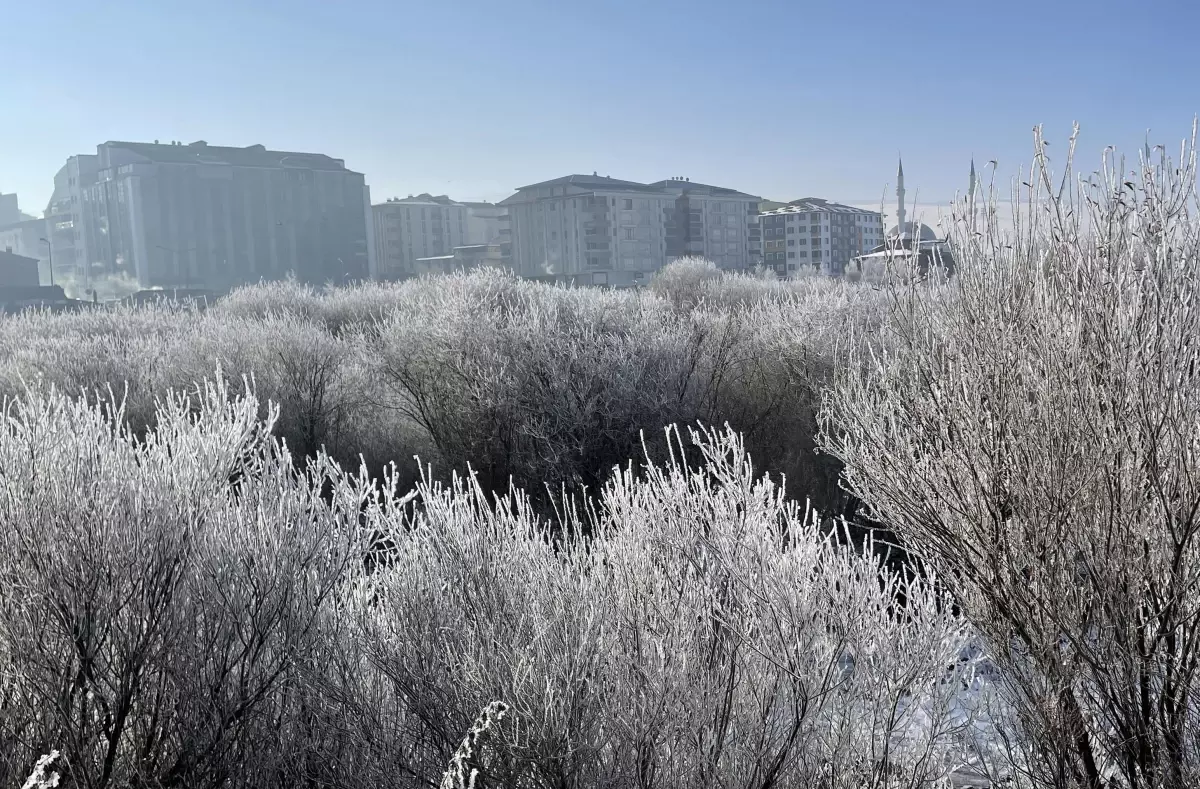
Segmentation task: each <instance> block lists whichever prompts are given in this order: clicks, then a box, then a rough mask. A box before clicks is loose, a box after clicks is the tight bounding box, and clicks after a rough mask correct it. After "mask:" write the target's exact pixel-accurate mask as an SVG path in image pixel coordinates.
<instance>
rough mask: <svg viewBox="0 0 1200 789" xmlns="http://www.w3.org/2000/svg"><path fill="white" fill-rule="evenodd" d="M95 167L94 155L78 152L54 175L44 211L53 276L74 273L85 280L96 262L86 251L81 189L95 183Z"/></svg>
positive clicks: (58, 276) (60, 276) (97, 165)
mask: <svg viewBox="0 0 1200 789" xmlns="http://www.w3.org/2000/svg"><path fill="white" fill-rule="evenodd" d="M98 170H99V157H98V156H96V155H95V154H80V155H79V156H72V157H70V158H69V159H67V161H66V163H65V164H64V165H63V166H62V167H60V168H59V170H58V172H57V173H56V174H55V175H54V193H53V194H52V195H51V196H50V202H49V203H48V204H47V205H46V211H45V214H44V215H45V218H46V220H45V221H46V233H47V234H48V235H46V238H48V239H50V242H51V244H52V247H53V253H54V271H55V277H56V278H57V279H62V278H65V277H75V278H78V279H80V280H81V281H82V280H86V279H87V276H88V274H89V273H90V272H91V268H90V267H91V266H93V265H96V264H99V263H100V261H99V260H93V259H92V258H91V256H90V255H89V250H88V246H87V240H88V234H87V232H86V229H85V227H84V216H83V193H84V191H85V190H86V189H87V187H89V186H91V185H92V184H94V183H96V173H97V171H98ZM44 235H45V234H44ZM43 246H44V245H43ZM44 255H45V253H44V252H43V256H44Z"/></svg>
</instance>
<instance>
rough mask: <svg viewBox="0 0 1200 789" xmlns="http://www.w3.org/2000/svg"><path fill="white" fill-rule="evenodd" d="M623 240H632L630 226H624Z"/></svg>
mask: <svg viewBox="0 0 1200 789" xmlns="http://www.w3.org/2000/svg"><path fill="white" fill-rule="evenodd" d="M625 240H626V241H632V240H633V228H632V227H627V228H625Z"/></svg>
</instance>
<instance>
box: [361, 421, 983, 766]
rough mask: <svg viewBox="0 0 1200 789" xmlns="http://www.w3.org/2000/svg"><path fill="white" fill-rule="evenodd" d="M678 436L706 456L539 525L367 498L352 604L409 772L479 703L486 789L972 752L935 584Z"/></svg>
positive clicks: (437, 751) (489, 507)
mask: <svg viewBox="0 0 1200 789" xmlns="http://www.w3.org/2000/svg"><path fill="white" fill-rule="evenodd" d="M693 440H694V441H695V442H696V443H695V446H696V448H697V450H698V451H699V452H700V454H701V455H702V456H703V457H704V465H703V466H702V467H700V468H692V467H690V466H689V465H688V464H685V463H684V462H683V461H682V460H681V455H682V452H683V442H681V441H679V440H677V439H676V440H674V441H673V442H672V447H673V450H672V458H673V459H672V460H668V461H667V462H666V463H663V464H650V465H647V466H646V467H645V470H644V473H639V472H635V471H633V470H632V469H631V470H629V471H627V472H624V473H622V474H620V475H619V476H618V477H616V478H615V479H613V480H612V481H610V482H609V484H608V485H607V486H606V487H605V488H604V492H603V495H602V497H601V498H600V500H599V502H598V503H597V506H596V510H595V511H594V512H593V514H592V515H590V516H584V515H582V514H576V513H572V512H568V514H566V515H565V522H563V523H562V524H560V525H559V528H557V529H555V530H550V529H549V528H548V524H547V523H545V522H544V521H541V520H539V519H538V518H537V517H536V516H535V514H534V513H533V512H532V511H531V510H530V508H529V507H528V505H527V503H526V502H525V500H524V499H523V498H521V497H519V496H511V497H505V498H502V499H500V500H498V501H493V500H492V499H491V498H490V497H488V496H487V495H486V494H485V493H484V491H482V490H481V489H480V488H479V487H478V486H477V485H475V484H472V483H471V482H467V481H461V480H459V481H456V482H455V483H453V484H452V485H449V486H441V485H436V484H433V485H424V486H422V488H421V490H420V499H421V503H422V506H421V508H420V510H419V511H404V512H397V511H395V510H393V511H392V512H390V513H386V512H383V511H380V510H378V509H376V508H369V509H368V511H367V513H366V518H367V523H369V524H371V525H372V526H371V527H372V528H374V529H379V530H381V531H385V532H387V533H389V534H390V535H391V536H392V538H393V540H394V546H395V547H394V555H393V561H392V563H391V564H390V565H389V566H387V567H386V568H383V569H380V570H377V571H376V572H375V573H373V574H372V575H370V576H369V577H368V578H366V579H364V580H363V582H362V584H361V586H360V587H359V588H358V591H357V594H356V596H355V598H354V600H355V602H354V605H353V607H354V609H355V610H356V611H357V616H358V617H359V622H360V627H361V637H360V642H361V643H362V644H364V645H366V649H367V652H368V653H369V655H370V657H371V663H372V665H373V666H374V667H375V669H376V670H377V671H379V672H381V673H382V675H383V676H384V677H386V679H387V683H386V684H385V686H386V687H390V688H391V689H393V692H394V693H395V694H396V695H397V696H398V697H399V698H400V699H402V703H400V704H397V705H394V708H395V709H396V711H397V712H396V714H397V717H396V718H395V719H393V720H392V721H390V722H389V723H388V724H386V725H385V726H384V727H383V728H384V730H386V731H389V732H395V733H396V736H397V737H398V738H400V739H401V742H402V743H403V744H400V743H397V746H395V747H397V748H400V749H402V750H405V751H406V752H407V753H408V755H409V759H410V762H409V769H411V770H412V772H413V776H412V780H413V781H414V782H425V783H434V782H436V781H438V779H439V778H440V776H441V771H442V769H444V765H445V764H446V763H447V762H448V761H449V759H450V757H451V752H452V750H453V748H454V747H455V745H456V744H457V743H458V736H459V733H460V732H462V731H463V730H465V729H466V728H467V726H468V725H470V723H471V721H472V720H473V719H474V717H475V715H476V713H477V712H478V710H479V709H480V708H482V707H483V706H484V705H485V704H487V703H489V702H490V701H492V700H495V699H501V700H503V701H504V704H505V705H506V707H507V710H508V715H507V717H506V719H505V721H504V723H503V725H502V726H501V727H500V734H501V736H500V737H499V738H498V739H499V743H500V744H495V745H494V746H493V748H494V749H499V754H498V755H497V756H496V758H495V759H494V760H493V761H492V762H491V763H490V768H489V769H490V770H491V774H490V775H488V776H485V777H486V778H487V779H489V780H490V781H493V782H496V783H499V784H502V785H519V786H559V787H589V786H663V787H681V786H729V787H760V786H771V785H781V786H827V787H847V788H848V787H861V786H879V787H883V786H900V785H902V786H913V787H916V786H929V785H932V784H933V783H934V782H935V781H937V780H939V779H941V778H944V777H945V776H946V775H947V774H948V773H949V772H950V771H952V770H953V769H955V768H956V767H957V766H958V765H960V764H962V763H964V762H966V761H967V760H968V759H969V758H970V757H969V755H968V754H967V748H966V735H967V732H968V728H969V723H970V721H968V720H964V719H963V718H962V717H961V715H960V716H957V717H956V716H955V715H954V714H952V709H953V708H955V700H956V699H957V698H958V697H959V696H960V689H961V686H960V684H959V683H960V682H961V681H963V680H964V679H966V678H967V674H968V673H969V668H970V666H969V665H968V664H967V663H965V662H961V661H959V660H958V658H959V654H960V650H961V648H962V647H963V646H964V645H965V644H966V643H967V642H968V639H969V637H970V631H969V629H968V628H967V626H966V625H965V623H964V622H963V621H962V620H961V619H959V618H958V617H957V616H956V615H955V614H953V613H952V612H951V611H950V607H949V606H948V605H946V601H945V600H944V599H943V598H942V596H941V594H940V593H938V592H937V591H935V586H934V584H932V583H929V582H927V581H923V580H919V579H917V578H915V577H908V578H901V577H899V576H895V575H892V574H890V573H889V572H888V571H886V570H885V569H883V568H882V566H881V565H880V563H879V562H878V560H877V559H876V558H875V557H873V556H872V555H871V553H870V552H869V551H867V552H863V553H860V552H857V551H853V550H848V549H846V548H844V547H842V546H840V545H839V544H838V543H837V542H836V541H835V540H833V539H831V538H830V536H829V535H828V534H826V533H825V532H824V531H823V530H822V529H821V528H820V527H819V525H818V524H817V523H816V522H815V520H814V519H812V518H810V517H806V515H805V514H804V513H803V512H802V511H800V510H799V509H797V508H796V507H795V506H794V505H790V504H788V503H787V502H786V500H785V498H784V496H783V492H782V490H781V489H780V488H779V487H777V486H776V485H775V484H773V483H771V482H770V481H768V480H766V479H762V478H760V477H758V476H757V475H756V474H755V473H754V471H753V469H752V468H751V466H750V464H749V460H748V457H747V456H746V454H745V451H744V448H743V446H742V445H741V443H740V441H739V440H738V439H737V438H736V436H734V435H732V434H730V433H706V434H694V435H693ZM583 532H589V533H590V534H591V537H590V539H586V540H584V539H580V535H581V534H582V533H583ZM554 535H557V537H554ZM897 585H900V586H903V587H904V590H905V592H906V594H907V598H908V604H907V607H906V608H905V609H904V610H903V611H902V612H897V611H896V610H895V608H894V596H895V595H894V593H895V591H896V587H897ZM365 676H367V677H368V678H370V677H372V675H371V674H370V673H369V672H368V673H366V674H365ZM377 687H378V685H377V681H376V680H375V679H373V678H371V679H369V680H368V690H367V694H368V696H370V697H374V694H376V693H377V692H378V691H377V690H376V688H377ZM371 725H372V726H374V725H375V723H374V722H372V724H371ZM418 745H419V746H420V747H415V746H418ZM380 747H381V748H383V749H384V750H387V749H388V745H387V744H386V743H383V742H381V743H380Z"/></svg>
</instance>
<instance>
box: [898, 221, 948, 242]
mask: <svg viewBox="0 0 1200 789" xmlns="http://www.w3.org/2000/svg"><path fill="white" fill-rule="evenodd" d="M887 238H888V240H889V241H913V240H916V241H918V242H921V241H937V233H935V232H934V230H933V228H932V227H930V226H929V225H924V224H921V223H920V222H905V223H904V225H903V226H901V225H896V226H895V227H893V228H892V229H891V230H889V231H888V232H887Z"/></svg>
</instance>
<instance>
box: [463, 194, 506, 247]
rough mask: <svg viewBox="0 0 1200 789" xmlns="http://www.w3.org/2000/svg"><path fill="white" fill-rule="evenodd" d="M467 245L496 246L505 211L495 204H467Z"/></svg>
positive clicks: (465, 204) (498, 241) (465, 203)
mask: <svg viewBox="0 0 1200 789" xmlns="http://www.w3.org/2000/svg"><path fill="white" fill-rule="evenodd" d="M462 205H464V206H466V208H467V238H466V243H467V244H498V243H500V235H501V233H500V231H501V230H502V229H503V226H504V215H505V210H504V208H503V207H502V206H498V205H496V204H495V203H468V202H464V203H462Z"/></svg>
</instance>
